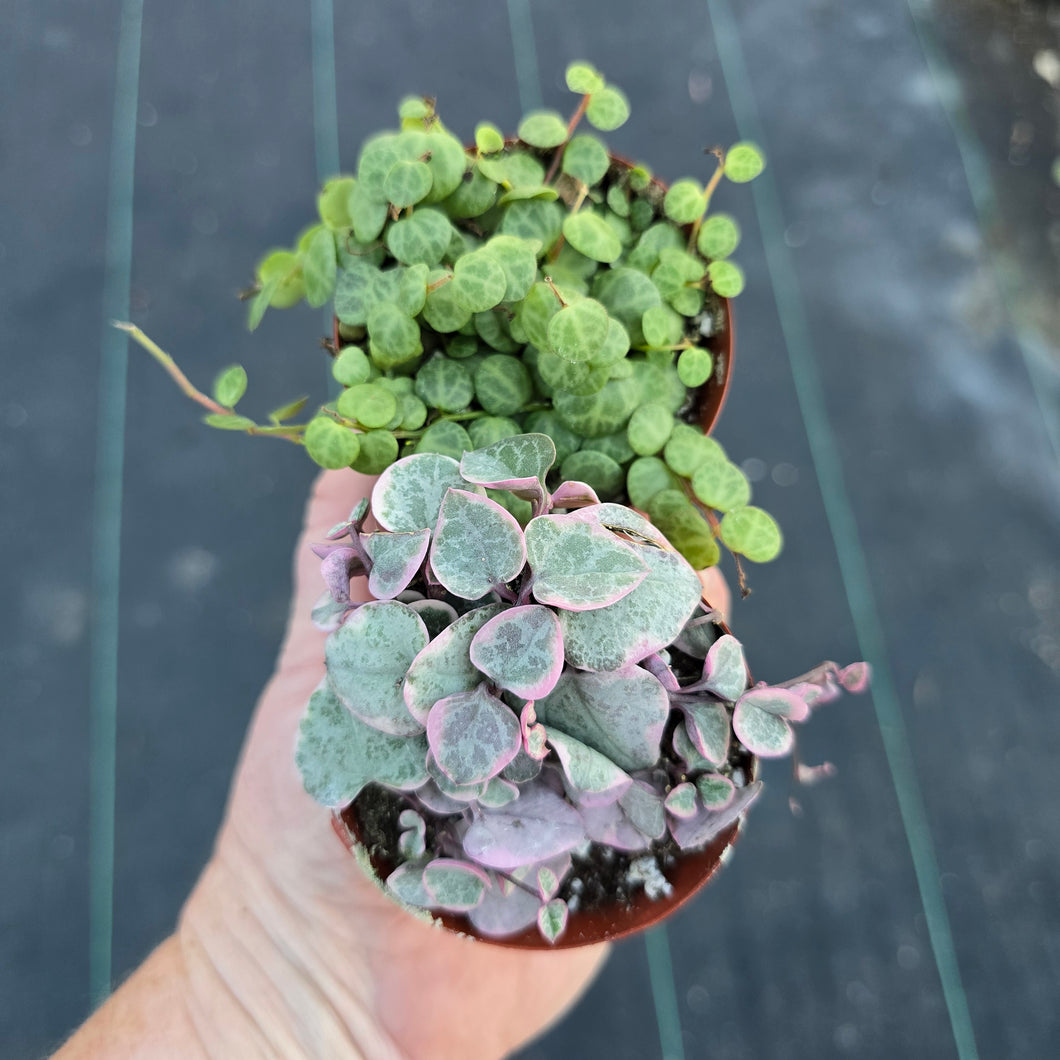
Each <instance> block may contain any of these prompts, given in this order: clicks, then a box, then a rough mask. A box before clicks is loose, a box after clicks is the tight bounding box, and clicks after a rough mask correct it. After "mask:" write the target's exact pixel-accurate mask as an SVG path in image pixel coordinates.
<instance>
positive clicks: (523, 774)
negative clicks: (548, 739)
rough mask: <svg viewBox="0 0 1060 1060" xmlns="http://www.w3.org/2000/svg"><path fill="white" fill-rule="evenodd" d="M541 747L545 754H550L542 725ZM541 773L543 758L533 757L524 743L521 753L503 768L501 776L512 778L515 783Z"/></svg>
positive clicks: (532, 778)
mask: <svg viewBox="0 0 1060 1060" xmlns="http://www.w3.org/2000/svg"><path fill="white" fill-rule="evenodd" d="M541 748H542V750H543V752H544V754H545V755H547V754H548V745H547V744H546V743H545V728H544V726H542V727H541ZM540 775H541V759H540V758H533V757H532V756H531V755H529V754H528V753H527V751H526V744H525V738H524V744H523V747H522V749H521V750H520V751H519V753H518V754H517V755H516V756H515V757H514V758H513V759H512V760H511V761H510V762H509V763H508V764H507V765H506V766H505V767H504V768H503V769H502V770H501V777H502V778H503V779H504V780H510V781H511V782H512V783H513V784H525V783H526V782H527V781H528V780H534V779H535V778H536V777H539V776H540Z"/></svg>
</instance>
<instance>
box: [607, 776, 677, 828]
mask: <svg viewBox="0 0 1060 1060" xmlns="http://www.w3.org/2000/svg"><path fill="white" fill-rule="evenodd" d="M618 802H619V805H620V806H621V807H622V809H623V810H624V811H625V813H626V816H627V817H629V819H630V820H631V821H632V822H633V824H634V825H635V826H636V827H637V828H638V829H639V830H640V831H641V832H643V833H644V834H645V835H646V836H649V837H650V838H652V839H662V837H663V836H664V835H665V834H666V812H665V809H664V807H663V800H662V798H661V797H660V796H659V794H658V792H656V791H655V789H654V788H653V787H652V786H651V785H650V784H647V783H645V782H644V781H642V780H635V781H633V783H632V784H631V785H630V787H629V788H627V789H626V791H625V792H624V793H623V795H622V797H621V798H620V799H619V800H618Z"/></svg>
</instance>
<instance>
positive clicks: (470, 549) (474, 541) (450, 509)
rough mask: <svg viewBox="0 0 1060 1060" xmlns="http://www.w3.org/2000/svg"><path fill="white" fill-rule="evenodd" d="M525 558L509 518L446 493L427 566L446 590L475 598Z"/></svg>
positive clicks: (473, 499) (484, 503)
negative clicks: (429, 566) (429, 564)
mask: <svg viewBox="0 0 1060 1060" xmlns="http://www.w3.org/2000/svg"><path fill="white" fill-rule="evenodd" d="M501 444H503V443H501ZM525 562H526V542H525V540H524V539H523V532H522V530H521V529H520V528H519V524H518V523H517V522H516V521H515V519H514V517H512V516H511V515H509V514H508V512H506V511H505V510H504V509H503V508H502V507H501V506H500V505H499V504H497V503H496V502H495V501H491V500H489V499H488V498H486V497H479V496H477V495H476V494H474V493H468V492H467V491H466V490H459V489H450V490H449V491H448V492H447V493H446V495H445V498H444V500H443V501H442V507H441V512H440V514H439V516H438V524H437V529H436V530H435V534H434V542H433V544H432V545H431V567H432V569H433V570H434V573H435V576H436V577H437V579H438V581H439V582H441V584H442V585H444V586H445V588H446V589H448V590H449V592H451V593H452V594H453V595H454V596H459V597H461V598H462V599H464V600H479V599H481V598H482V597H483V596H485V595H486V594H487V593H488V592H490V591H492V590H493V589H494V588H495V587H496V586H498V585H503V584H504V583H505V582H509V581H511V580H512V579H513V578H515V577H516V576H517V575H518V574H519V572H520V571H521V570H522V569H523V564H524V563H525ZM697 584H698V582H697Z"/></svg>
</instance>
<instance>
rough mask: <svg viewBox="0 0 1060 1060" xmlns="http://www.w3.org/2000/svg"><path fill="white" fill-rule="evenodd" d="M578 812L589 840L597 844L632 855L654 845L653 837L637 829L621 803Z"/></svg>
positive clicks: (591, 807) (582, 809)
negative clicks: (625, 851) (628, 852)
mask: <svg viewBox="0 0 1060 1060" xmlns="http://www.w3.org/2000/svg"><path fill="white" fill-rule="evenodd" d="M660 801H661V800H660ZM578 812H579V813H580V814H581V815H582V820H583V821H584V822H585V830H586V832H587V833H588V834H589V838H590V839H592V840H594V841H595V842H597V843H605V844H606V845H607V846H609V847H614V848H615V849H616V850H627V851H630V852H631V853H635V852H637V851H641V850H647V849H648V848H649V847H650V846H651V844H652V839H651V837H650V836H647V835H645V834H644V833H643V832H642V831H641V830H640V829H639V828H637V826H636V825H635V824H634V823H633V822H632V821H631V820H630V818H629V814H627V813H626V811H625V808H624V807H623V806H622V804H621V803H620V802H612V803H608V804H607V805H604V806H580V807H579V808H578ZM664 827H665V824H664Z"/></svg>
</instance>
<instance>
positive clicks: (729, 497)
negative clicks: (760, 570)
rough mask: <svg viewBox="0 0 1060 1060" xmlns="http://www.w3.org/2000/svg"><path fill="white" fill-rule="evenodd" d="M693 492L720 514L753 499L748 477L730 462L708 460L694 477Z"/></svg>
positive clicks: (740, 506)
mask: <svg viewBox="0 0 1060 1060" xmlns="http://www.w3.org/2000/svg"><path fill="white" fill-rule="evenodd" d="M692 490H693V492H694V493H695V495H696V496H697V497H698V498H699V499H700V500H701V501H702V502H703V503H704V504H705V505H706V506H707V507H708V508H716V509H717V510H718V511H719V512H728V511H732V510H733V509H734V508H742V507H743V506H744V505H745V504H747V502H748V501H749V500H750V499H751V484H750V482H748V481H747V476H746V475H745V474H744V473H743V472H742V471H741V470H740V469H739V468H738V467H737V466H736V465H735V464H733V463H731V462H730V461H729V460H708V461H707V462H706V463H704V464H701V465H700V466H699V468H698V469H697V470H696V472H695V474H693V476H692ZM756 510H757V509H756ZM763 514H764V513H763ZM726 544H728V542H727V541H726ZM729 547H730V548H731V547H732V546H731V545H730V546H729ZM734 551H738V550H734Z"/></svg>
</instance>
